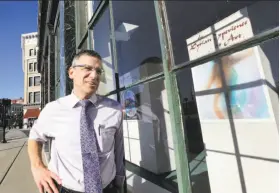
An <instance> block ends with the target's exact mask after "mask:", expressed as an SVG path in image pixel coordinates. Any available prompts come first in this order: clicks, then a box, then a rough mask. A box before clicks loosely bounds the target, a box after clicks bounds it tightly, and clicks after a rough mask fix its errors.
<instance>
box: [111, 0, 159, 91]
mask: <svg viewBox="0 0 280 193" xmlns="http://www.w3.org/2000/svg"><path fill="white" fill-rule="evenodd" d="M112 6H113V18H114V19H113V22H114V28H115V29H114V30H115V32H114V35H115V40H116V51H117V60H118V70H119V75H120V85H121V87H122V86H125V85H129V84H131V83H132V82H136V81H137V80H140V79H142V78H145V77H148V76H151V75H153V74H156V73H159V72H162V64H160V62H159V61H158V60H157V58H162V57H161V49H160V42H159V35H158V29H157V21H156V15H155V8H154V2H153V1H139V2H138V1H112Z"/></svg>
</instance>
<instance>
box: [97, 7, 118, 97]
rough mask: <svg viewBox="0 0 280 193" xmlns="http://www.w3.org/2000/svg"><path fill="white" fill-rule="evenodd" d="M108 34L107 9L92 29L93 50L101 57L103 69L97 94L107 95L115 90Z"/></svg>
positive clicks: (108, 17)
mask: <svg viewBox="0 0 280 193" xmlns="http://www.w3.org/2000/svg"><path fill="white" fill-rule="evenodd" d="M110 34H111V32H110V14H109V9H108V8H107V9H106V11H105V12H104V13H103V14H102V16H101V17H100V19H99V20H98V22H97V23H96V25H95V26H94V27H93V49H94V50H95V51H97V52H98V53H99V54H100V55H101V57H102V67H103V69H104V74H103V75H102V77H101V83H100V86H99V89H98V93H99V94H107V93H109V92H110V91H113V90H115V89H116V87H115V71H114V65H113V56H112V45H111V38H110Z"/></svg>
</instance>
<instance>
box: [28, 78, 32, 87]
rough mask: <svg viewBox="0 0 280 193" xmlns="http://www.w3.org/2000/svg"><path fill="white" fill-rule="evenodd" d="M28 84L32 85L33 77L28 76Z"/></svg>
mask: <svg viewBox="0 0 280 193" xmlns="http://www.w3.org/2000/svg"><path fill="white" fill-rule="evenodd" d="M29 86H33V77H29Z"/></svg>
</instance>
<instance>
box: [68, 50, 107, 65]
mask: <svg viewBox="0 0 280 193" xmlns="http://www.w3.org/2000/svg"><path fill="white" fill-rule="evenodd" d="M83 55H86V56H92V57H95V58H97V59H99V60H102V58H101V56H100V54H99V53H98V52H96V51H94V50H81V51H79V52H78V53H76V54H75V56H74V58H73V61H72V66H73V65H75V62H76V60H78V59H79V58H80V57H81V56H83Z"/></svg>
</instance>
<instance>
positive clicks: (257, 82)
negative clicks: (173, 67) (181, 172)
mask: <svg viewBox="0 0 280 193" xmlns="http://www.w3.org/2000/svg"><path fill="white" fill-rule="evenodd" d="M278 46H279V43H278V39H277V40H271V41H268V42H266V43H265V44H263V45H259V46H256V47H253V48H249V49H246V50H243V51H240V52H236V53H234V54H230V55H227V56H224V57H221V58H219V59H217V60H212V61H209V62H207V63H205V64H202V65H199V66H197V67H194V68H192V69H184V70H182V71H180V72H178V74H177V80H178V85H179V91H180V96H181V100H182V106H183V112H184V123H185V133H186V136H187V138H188V141H186V142H188V144H187V147H189V148H188V154H189V167H190V173H191V181H192V184H193V193H200V192H203V193H205V192H206V193H207V192H210V187H211V192H232V193H236V192H242V190H244V189H245V190H250V192H260V191H259V190H264V189H266V190H267V191H268V192H277V190H278V189H277V186H278V181H277V180H274V179H275V176H278V173H277V168H278V151H279V150H278V147H279V146H278V141H279V139H278V129H277V128H278V126H277V124H278V122H279V120H278V113H279V112H278V104H279V99H278V93H277V89H276V88H275V87H276V83H275V82H278V81H279V74H278V71H279V59H278V53H279V52H278V51H279V48H278ZM274 71H275V72H277V73H275V72H274ZM186 84H188V85H186ZM276 115H277V116H276ZM255 179H258V180H257V181H258V182H259V183H256V181H255ZM228 184H231V186H229V185H228ZM248 192H249V191H248Z"/></svg>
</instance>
